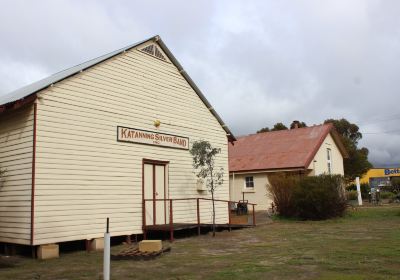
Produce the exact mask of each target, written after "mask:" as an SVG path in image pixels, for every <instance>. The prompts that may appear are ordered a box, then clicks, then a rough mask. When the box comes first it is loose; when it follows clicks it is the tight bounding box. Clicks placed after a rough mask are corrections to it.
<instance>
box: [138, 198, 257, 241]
mask: <svg viewBox="0 0 400 280" xmlns="http://www.w3.org/2000/svg"><path fill="white" fill-rule="evenodd" d="M157 202H163V203H164V207H165V205H167V206H168V208H169V209H168V211H165V210H164V212H165V213H164V215H167V214H168V216H165V217H164V220H165V222H164V223H163V224H157V223H156V218H155V217H156V216H154V215H152V214H151V216H150V219H148V218H147V217H146V215H148V214H146V215H145V213H147V212H146V209H149V213H155V208H156V203H157ZM180 202H186V204H188V205H185V206H186V207H184V208H182V207H181V208H179V207H178V208H174V205H175V204H176V203H180ZM200 202H202V204H201V203H200ZM204 202H207V203H212V202H214V203H219V204H220V206H222V207H226V208H225V209H226V211H227V212H228V213H227V214H228V215H227V216H228V219H227V220H228V221H227V223H225V224H216V225H215V226H216V228H217V229H234V228H248V227H254V226H255V225H256V217H255V208H254V207H255V204H253V203H249V202H247V201H239V202H235V201H230V200H220V199H214V200H212V199H210V198H175V199H173V198H168V199H144V200H143V211H142V219H143V235H144V236H143V237H144V239H147V233H149V232H169V234H170V241H173V240H174V232H175V231H179V230H187V229H196V228H197V232H198V234H199V235H200V234H201V229H202V228H207V229H211V228H212V226H213V225H212V223H210V220H208V221H207V222H206V223H204V220H203V219H201V211H202V210H203V209H207V211H209V210H210V208H211V206H210V205H206V206H204ZM146 203H148V204H150V205H149V206H147V208H146ZM240 205H242V206H240ZM243 205H245V206H246V207H245V208H243ZM188 206H192V209H193V208H194V211H192V212H193V217H186V218H185V219H186V220H190V222H188V223H185V222H184V221H183V222H184V223H182V222H181V223H175V222H174V217H175V216H176V214H178V216H180V217H182V211H187V209H190V207H189V208H188ZM222 209H223V208H222ZM161 213H162V212H161ZM161 220H163V219H161ZM148 221H149V223H147V222H148ZM180 221H182V219H180ZM194 221H197V222H194Z"/></svg>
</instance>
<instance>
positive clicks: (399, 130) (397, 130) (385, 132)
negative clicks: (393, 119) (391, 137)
mask: <svg viewBox="0 0 400 280" xmlns="http://www.w3.org/2000/svg"><path fill="white" fill-rule="evenodd" d="M392 132H400V129H396V130H389V131H381V132H362V135H364V134H391V133H392Z"/></svg>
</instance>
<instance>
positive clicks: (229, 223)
mask: <svg viewBox="0 0 400 280" xmlns="http://www.w3.org/2000/svg"><path fill="white" fill-rule="evenodd" d="M228 225H229V231H231V202H230V201H228Z"/></svg>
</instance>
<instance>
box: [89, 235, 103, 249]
mask: <svg viewBox="0 0 400 280" xmlns="http://www.w3.org/2000/svg"><path fill="white" fill-rule="evenodd" d="M102 250H104V238H95V239H92V240H90V241H89V251H102Z"/></svg>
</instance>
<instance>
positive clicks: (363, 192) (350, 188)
mask: <svg viewBox="0 0 400 280" xmlns="http://www.w3.org/2000/svg"><path fill="white" fill-rule="evenodd" d="M346 190H348V191H357V186H356V184H351V185H348V186H347V187H346ZM360 191H361V195H362V196H363V197H364V196H365V197H367V196H368V195H369V192H370V191H371V188H370V186H369V184H368V183H362V184H360Z"/></svg>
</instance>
